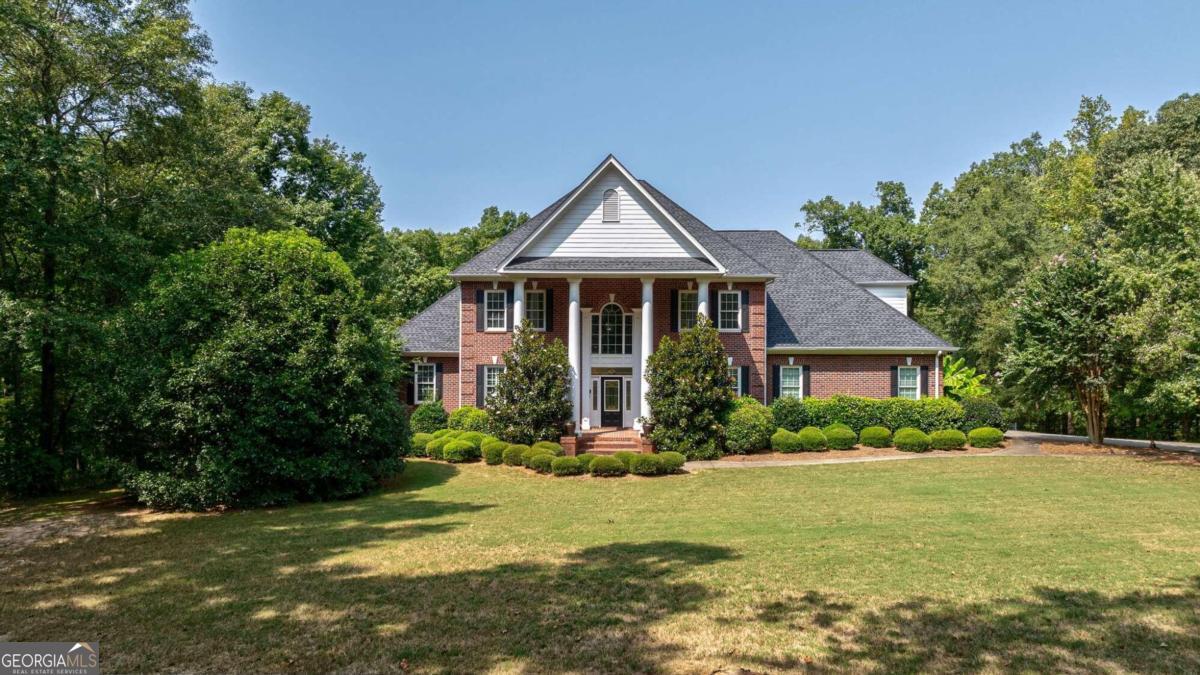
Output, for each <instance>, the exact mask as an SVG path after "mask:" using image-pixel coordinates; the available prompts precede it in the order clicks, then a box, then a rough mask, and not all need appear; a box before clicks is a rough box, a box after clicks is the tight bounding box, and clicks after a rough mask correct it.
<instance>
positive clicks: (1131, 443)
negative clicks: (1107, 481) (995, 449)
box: [1004, 431, 1200, 454]
mask: <svg viewBox="0 0 1200 675" xmlns="http://www.w3.org/2000/svg"><path fill="white" fill-rule="evenodd" d="M1004 436H1005V438H1010V439H1013V440H1024V441H1029V442H1031V443H1041V442H1043V441H1048V442H1051V443H1087V442H1088V439H1087V437H1086V436H1069V435H1067V434H1043V433H1039V432H1036V431H1006V432H1004ZM1104 444H1105V445H1115V446H1117V447H1121V448H1148V447H1150V441H1143V440H1139V439H1135V438H1106V439H1104ZM1154 444H1155V445H1157V446H1158V449H1159V450H1172V451H1175V452H1194V453H1196V454H1200V443H1181V442H1179V441H1155V443H1154Z"/></svg>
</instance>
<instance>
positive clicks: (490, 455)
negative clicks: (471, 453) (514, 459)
mask: <svg viewBox="0 0 1200 675" xmlns="http://www.w3.org/2000/svg"><path fill="white" fill-rule="evenodd" d="M506 448H508V443H505V442H504V441H501V440H496V439H493V440H490V441H484V443H483V446H482V447H481V449H480V452H482V453H483V461H485V462H487V463H488V464H491V465H493V466H495V465H496V464H500V463H501V462H503V461H504V450H505V449H506Z"/></svg>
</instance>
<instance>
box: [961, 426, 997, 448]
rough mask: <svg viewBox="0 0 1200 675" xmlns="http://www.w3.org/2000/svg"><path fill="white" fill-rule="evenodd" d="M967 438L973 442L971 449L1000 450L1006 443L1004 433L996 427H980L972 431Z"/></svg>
mask: <svg viewBox="0 0 1200 675" xmlns="http://www.w3.org/2000/svg"><path fill="white" fill-rule="evenodd" d="M967 438H968V440H970V441H971V447H975V448H998V447H1000V444H1001V443H1003V442H1004V432H1003V431H1000V430H999V429H997V428H995V427H979V428H978V429H972V430H971V433H969V434H967Z"/></svg>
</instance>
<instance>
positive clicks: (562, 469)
mask: <svg viewBox="0 0 1200 675" xmlns="http://www.w3.org/2000/svg"><path fill="white" fill-rule="evenodd" d="M585 471H587V469H586V468H585V467H584V466H583V464H582V463H581V462H580V461H579V458H578V457H555V458H554V459H553V460H551V462H550V472H551V473H553V474H554V475H555V476H578V475H579V474H581V473H583V472H585Z"/></svg>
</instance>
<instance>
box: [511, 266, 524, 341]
mask: <svg viewBox="0 0 1200 675" xmlns="http://www.w3.org/2000/svg"><path fill="white" fill-rule="evenodd" d="M524 319H525V280H524V279H513V325H512V330H513V332H514V333H515V332H516V331H517V328H519V327H520V326H521V321H523V320H524Z"/></svg>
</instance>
